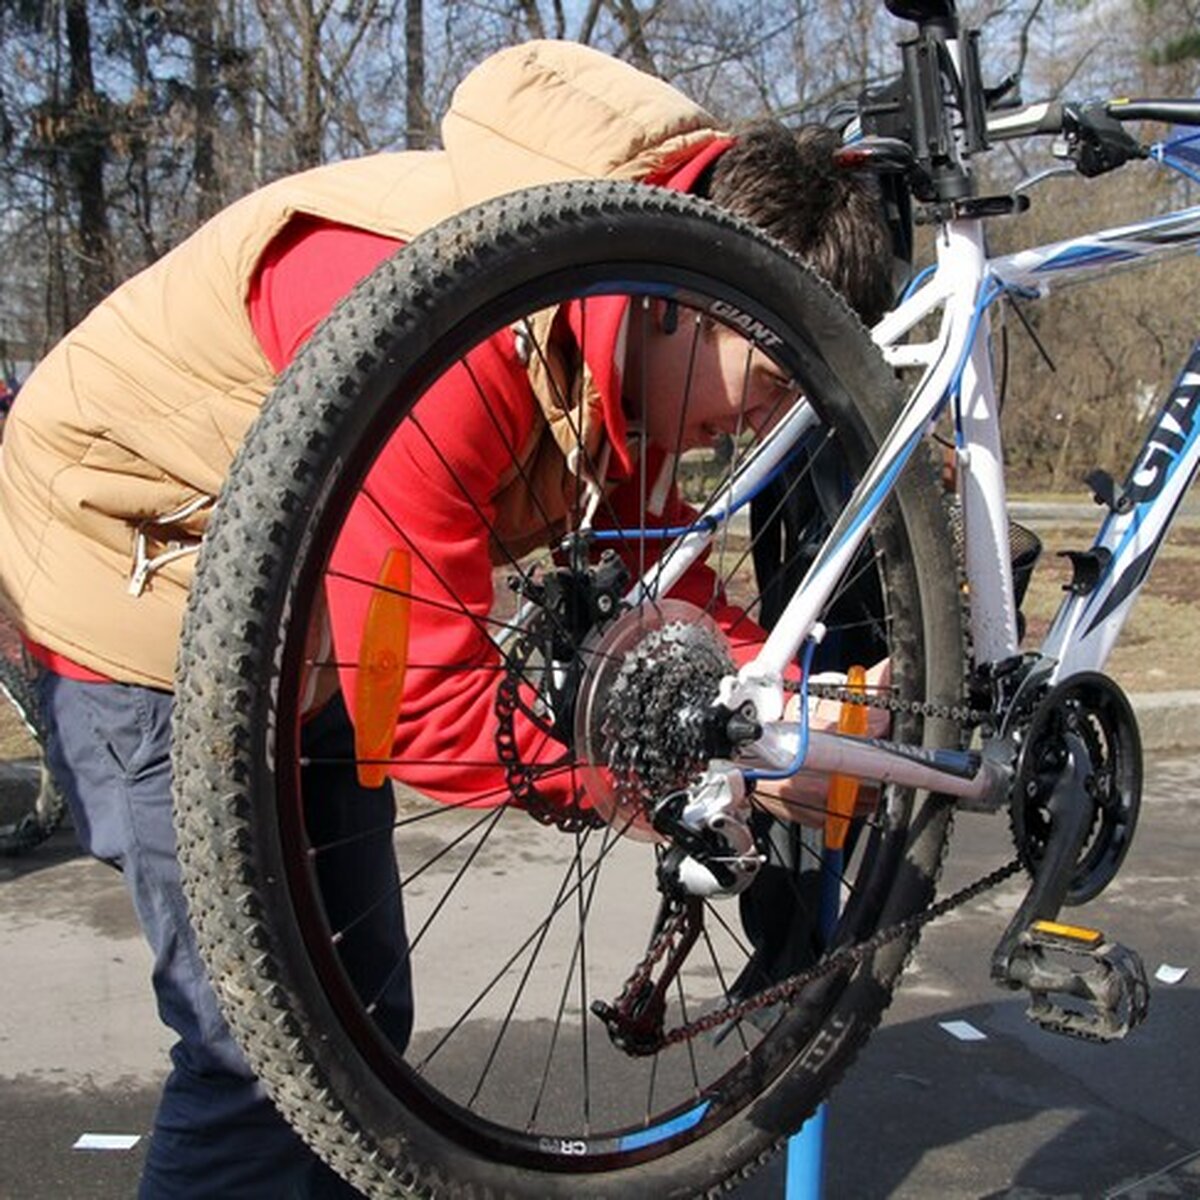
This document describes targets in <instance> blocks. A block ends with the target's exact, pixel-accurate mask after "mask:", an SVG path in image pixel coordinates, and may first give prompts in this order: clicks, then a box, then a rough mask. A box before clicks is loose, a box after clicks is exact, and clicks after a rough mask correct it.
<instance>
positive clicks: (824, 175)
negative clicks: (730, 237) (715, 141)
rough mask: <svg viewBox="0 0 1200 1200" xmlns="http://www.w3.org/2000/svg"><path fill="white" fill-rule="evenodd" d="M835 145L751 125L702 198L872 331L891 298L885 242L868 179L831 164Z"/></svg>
mask: <svg viewBox="0 0 1200 1200" xmlns="http://www.w3.org/2000/svg"><path fill="white" fill-rule="evenodd" d="M840 145H841V139H840V137H839V136H838V135H837V134H836V133H834V131H833V130H831V129H828V128H826V127H825V126H823V125H804V126H801V127H800V128H799V129H788V128H787V127H786V126H784V125H780V124H778V123H777V122H774V121H769V122H761V123H758V124H755V125H751V126H750V127H749V128H747V129H746V130H744V131H743V132H742V133H741V134H739V135H738V136H737V139H736V141H735V142H734V144H733V145H732V146H731V147H730V148H729V149H728V150H726V151H725V153H724V154H722V155H721V157H720V158H718V159H717V161H716V163H715V164H714V166H713V170H712V175H711V177H710V179H709V180H708V183H707V186H706V187H705V188H704V192H705V194H706V195H707V196H708V198H709V199H711V200H712V201H713V202H714V203H715V204H719V205H720V206H721V207H722V208H724V209H727V210H728V211H729V212H731V213H734V214H735V215H736V216H739V217H741V218H743V219H744V220H746V221H749V222H750V223H751V224H754V225H757V226H758V227H759V228H760V229H762V230H764V231H765V232H766V233H769V234H770V235H771V236H772V237H774V238H775V239H776V240H777V241H780V242H782V243H783V244H784V245H785V246H786V247H787V248H788V249H789V250H791V251H793V252H794V253H796V254H798V255H799V256H800V257H801V258H803V259H804V260H805V261H806V262H808V263H810V264H811V265H812V266H813V267H814V268H815V269H816V270H817V272H818V273H819V274H821V275H822V276H824V278H825V279H827V280H828V281H829V282H830V283H831V284H833V286H834V287H835V288H837V290H838V291H839V292H841V293H842V295H843V296H844V297H845V298H846V301H847V303H849V304H850V306H851V307H852V308H853V309H855V311H856V312H858V314H859V316H861V317H862V319H863V320H864V321H865V322H866V323H867V324H868V325H873V324H874V323H875V322H876V321H877V320H878V319H879V318H880V317H881V316H882V315H883V314H884V312H886V311H887V309H888V308H889V307H890V305H891V302H892V299H893V297H892V283H891V270H892V243H891V236H890V234H889V233H888V229H887V225H886V223H885V220H884V216H883V208H882V204H881V202H880V197H879V189H878V186H877V184H876V182H875V180H874V179H873V178H872V177H870V176H869V175H867V174H865V173H862V172H853V171H846V170H843V169H841V168H839V167H837V166H835V165H834V162H833V152H834V151H835V150H836V149H837V148H838V146H840Z"/></svg>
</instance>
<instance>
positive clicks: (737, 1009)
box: [594, 859, 1022, 1054]
mask: <svg viewBox="0 0 1200 1200" xmlns="http://www.w3.org/2000/svg"><path fill="white" fill-rule="evenodd" d="M1021 870H1022V865H1021V861H1020V860H1019V859H1013V860H1012V861H1011V862H1008V863H1005V864H1004V866H1002V867H998V868H997V869H996V870H994V871H992V872H991V873H990V874H988V875H985V876H983V878H981V879H977V880H976V881H975V882H974V883H971V884H968V885H967V886H966V887H964V888H960V889H959V890H958V891H957V892H955V893H954V894H953V895H951V896H947V897H946V899H944V900H939V901H938V902H937V903H936V904H931V905H929V907H928V908H924V909H922V910H921V911H920V912H918V913H914V914H913V915H912V916H911V917H906V918H905V919H904V920H903V921H897V922H896V924H894V925H889V926H888V927H887V928H886V929H881V930H879V931H878V932H876V933H874V934H872V935H871V936H870V937H869V938H865V939H864V940H863V941H861V942H855V943H853V944H852V945H849V946H843V947H842V948H841V949H840V950H835V951H834V952H833V953H832V954H831V955H829V957H828V958H824V959H822V960H821V961H820V962H818V963H816V964H815V965H814V966H812V967H809V968H808V969H807V970H805V971H800V972H799V973H797V974H795V975H791V976H789V977H788V978H787V979H783V980H780V981H779V982H778V983H775V984H772V985H771V986H770V987H768V988H764V989H763V991H761V992H759V993H757V994H756V995H754V996H750V997H747V998H746V999H745V1000H739V1001H736V1002H735V1003H732V1004H727V1005H724V1006H723V1007H721V1008H717V1009H714V1010H713V1011H712V1012H710V1013H706V1014H705V1015H704V1016H702V1017H697V1018H696V1019H695V1020H692V1021H688V1022H686V1023H685V1024H683V1025H677V1026H675V1028H673V1029H669V1030H667V1031H665V1032H664V1033H662V1034H661V1035H660V1036H659V1038H658V1039H656V1040H655V1041H654V1042H648V1041H646V1040H645V1039H642V1040H641V1041H640V1042H639V1043H638V1045H637V1052H638V1053H642V1054H650V1053H654V1052H656V1051H658V1050H662V1049H666V1048H667V1047H668V1046H674V1045H677V1044H678V1043H680V1042H686V1041H690V1040H691V1039H692V1038H694V1037H698V1036H700V1035H701V1034H703V1033H710V1032H712V1030H714V1029H717V1028H719V1027H720V1026H722V1025H727V1024H729V1023H730V1022H733V1021H741V1020H744V1019H745V1018H747V1017H749V1016H750V1015H751V1014H752V1013H755V1012H758V1011H760V1010H761V1009H765V1008H771V1007H772V1006H774V1005H776V1004H782V1003H785V1002H786V1001H789V1000H791V999H793V998H794V997H795V996H797V995H799V993H800V992H802V991H803V990H804V989H805V988H807V987H808V986H809V985H810V984H813V983H815V982H816V981H817V980H819V979H824V978H826V977H827V976H829V975H834V974H837V973H838V972H841V971H846V970H849V969H851V968H855V967H857V966H858V965H859V964H860V963H862V962H863V961H864V960H865V959H866V958H867V957H869V956H870V955H872V954H875V953H876V952H877V951H879V950H882V949H883V947H884V946H887V945H888V944H889V943H891V942H894V941H896V940H897V939H898V938H907V937H911V936H913V935H914V934H916V933H917V932H918V931H919V930H920V929H922V928H924V926H926V925H928V924H929V923H930V922H931V921H936V920H937V919H938V918H939V917H943V916H945V915H946V914H947V913H949V912H951V911H953V910H954V909H956V908H959V907H960V906H962V905H963V904H968V903H970V901H972V900H974V899H976V898H977V897H979V896H981V895H983V894H984V893H985V892H988V891H990V890H991V889H992V888H994V887H998V886H999V885H1000V884H1001V883H1004V882H1005V881H1006V880H1008V879H1011V878H1012V877H1013V876H1014V875H1016V874H1017V873H1018V872H1020V871H1021ZM686 917H687V914H686V912H684V911H681V912H679V913H677V914H675V916H673V917H672V918H671V919H670V920H669V921H668V922H667V923H666V924H665V925H664V926H663V928H662V930H660V932H659V934H658V936H657V937H656V938H655V940H654V943H653V944H652V945H651V947H650V949H649V951H648V952H647V954H646V957H645V958H644V959H643V960H642V961H641V962H640V963H639V964H638V965H637V967H636V968H635V970H634V972H633V974H632V975H630V977H629V979H628V980H627V981H626V983H625V986H624V987H623V988H622V989H621V995H620V997H619V998H618V1000H617V1001H616V1002H615V1003H614V1004H613V1005H612V1006H611V1007H610V1006H607V1005H596V1006H594V1011H596V1012H597V1014H598V1015H599V1016H601V1017H602V1019H603V1020H604V1021H605V1023H606V1024H607V1025H608V1027H609V1030H610V1032H613V1033H615V1034H616V1035H617V1036H618V1037H619V1036H620V1033H621V1031H622V1028H623V1025H624V1024H625V1023H628V1022H629V1021H630V1020H631V1019H632V1016H633V1014H632V1012H631V1009H632V1006H633V1005H634V1004H635V1003H637V1001H638V999H639V997H640V996H642V995H643V994H644V990H645V988H646V986H647V984H648V983H649V981H650V977H651V975H652V974H653V971H654V967H655V965H656V964H657V963H658V961H659V960H660V959H661V958H662V957H663V955H664V954H665V953H666V952H667V950H668V949H669V948H670V947H671V945H672V944H673V942H674V939H675V938H676V937H677V936H678V934H679V932H680V925H681V924H682V923H683V922H684V921H685V920H686Z"/></svg>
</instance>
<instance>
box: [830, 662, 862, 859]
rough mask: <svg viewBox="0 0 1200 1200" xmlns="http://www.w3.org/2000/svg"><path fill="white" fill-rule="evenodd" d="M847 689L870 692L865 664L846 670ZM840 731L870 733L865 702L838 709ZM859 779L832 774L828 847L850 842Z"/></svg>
mask: <svg viewBox="0 0 1200 1200" xmlns="http://www.w3.org/2000/svg"><path fill="white" fill-rule="evenodd" d="M846 690H847V691H849V692H851V693H853V694H854V695H856V696H865V695H866V692H867V672H866V670H865V668H863V667H858V666H855V667H851V668H850V670H849V671H847V672H846ZM837 731H838V733H852V734H857V735H858V736H860V737H861V736H862V735H863V734H864V733H866V732H867V710H866V707H865V705H862V704H850V703H848V702H847V701H844V700H843V701H842V706H841V709H840V710H839V712H838V724H837ZM858 787H859V780H858V779H857V778H856V777H855V776H853V775H831V776H830V777H829V806H828V808H827V809H826V812H825V849H826V850H841V849H842V848H843V847H844V846H845V845H846V834H847V833H849V832H850V818H851V817H853V816H854V806H855V804H856V803H857V801H858Z"/></svg>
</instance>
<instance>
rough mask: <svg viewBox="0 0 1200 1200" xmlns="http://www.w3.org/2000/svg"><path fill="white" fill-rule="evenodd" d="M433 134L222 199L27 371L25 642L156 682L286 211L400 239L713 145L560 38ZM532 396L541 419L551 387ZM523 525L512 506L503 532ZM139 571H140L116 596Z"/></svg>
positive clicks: (247, 406)
mask: <svg viewBox="0 0 1200 1200" xmlns="http://www.w3.org/2000/svg"><path fill="white" fill-rule="evenodd" d="M442 134H443V144H444V146H445V149H444V151H436V152H430V153H419V154H418V153H407V154H383V155H376V156H373V157H369V158H363V159H359V160H353V161H349V162H344V163H338V164H335V165H332V166H328V167H320V168H317V169H316V170H313V171H309V172H306V173H304V174H301V175H297V176H293V177H290V178H288V179H284V180H281V181H279V182H278V183H275V184H271V185H270V186H268V187H266V188H264V189H262V190H261V191H258V192H256V193H254V194H253V195H250V196H248V197H246V198H244V199H243V200H240V201H238V202H237V203H236V204H234V205H232V206H231V207H230V208H228V209H227V210H226V211H225V212H223V213H222V214H220V215H219V216H217V217H216V218H215V219H214V220H212V221H210V222H209V223H208V224H206V225H205V226H203V227H202V228H201V229H200V230H198V231H197V232H196V233H195V234H193V235H192V236H191V237H190V238H188V239H187V241H185V242H183V243H181V244H180V245H179V246H178V247H176V248H175V249H174V250H173V251H172V252H171V253H170V254H168V255H166V256H165V257H164V258H162V259H161V260H159V261H158V262H157V263H155V264H154V265H153V266H151V267H149V268H148V269H147V270H145V271H143V272H142V273H141V274H139V275H137V276H135V277H134V278H133V279H130V280H129V281H128V282H126V283H125V284H123V285H122V286H121V287H120V288H118V289H117V290H116V291H115V292H114V293H113V294H112V295H111V296H110V297H109V298H108V299H107V300H105V301H104V302H102V303H101V304H100V305H99V306H98V307H97V308H96V309H95V310H94V311H93V312H92V313H91V314H89V316H88V317H87V318H86V319H85V320H84V321H83V323H82V324H81V325H80V326H78V328H77V329H76V330H74V331H73V332H72V333H71V334H70V335H69V336H68V337H67V338H66V339H64V341H63V342H61V343H60V344H59V345H58V346H57V347H56V348H55V349H54V350H53V351H52V352H51V353H50V354H49V355H48V356H47V357H46V359H45V360H44V361H43V362H42V363H41V364H40V365H39V367H38V369H37V370H36V371H35V372H34V374H33V375H32V376H31V377H30V379H29V380H28V381H27V383H26V385H25V387H24V388H23V389H22V393H21V397H20V400H19V402H18V404H17V405H16V407H15V409H14V411H13V414H12V416H11V417H10V418H9V420H8V423H7V425H6V428H5V440H4V445H3V451H2V453H0V601H2V602H3V604H4V607H5V608H6V609H7V610H8V611H9V612H10V613H11V614H12V615H13V616H14V618H15V619H16V620H17V622H18V624H19V625H20V626H21V628H22V629H23V630H24V631H25V632H26V633H27V634H29V636H31V637H32V638H33V639H34V640H35V641H38V642H40V643H42V644H43V645H45V646H48V647H49V648H50V649H52V650H54V651H56V652H58V653H61V654H64V655H66V656H67V657H69V658H71V659H72V660H74V661H75V662H78V663H81V664H83V665H84V666H87V667H89V668H91V669H93V670H96V671H99V672H101V673H102V674H104V675H107V676H109V677H112V678H115V679H119V680H122V681H126V682H132V683H141V684H148V685H150V686H156V687H164V688H169V687H170V686H171V685H172V678H173V673H174V665H175V657H176V650H177V645H178V638H179V626H180V621H181V617H182V611H183V604H184V599H185V596H186V593H187V589H188V587H189V585H190V582H191V576H192V569H193V564H194V556H193V555H192V554H191V553H190V552H189V551H190V549H191V548H192V547H193V546H194V544H195V543H196V541H197V540H198V539H199V537H200V536H201V535H202V534H203V532H204V528H205V525H206V522H207V518H208V513H209V507H210V506H209V502H208V500H207V498H209V497H212V496H215V495H216V494H217V493H218V492H219V490H220V488H221V485H222V482H223V480H224V478H225V475H226V473H227V471H228V468H229V464H230V462H231V460H232V457H233V454H234V452H235V451H236V449H237V447H238V445H239V444H240V443H241V441H242V439H243V437H244V436H245V434H246V431H247V429H248V428H249V426H250V424H251V422H252V421H253V420H254V418H255V416H256V414H257V412H258V409H259V406H260V405H261V403H262V401H263V399H264V397H265V396H266V395H267V393H268V392H269V391H270V389H271V387H272V385H273V383H274V378H273V375H272V372H271V368H270V366H269V364H268V363H267V361H266V359H265V357H264V356H263V353H262V351H261V349H260V348H259V346H258V343H257V341H256V339H255V337H254V335H253V331H252V329H251V326H250V322H249V318H248V315H247V309H246V299H247V293H248V289H249V286H250V283H251V280H252V279H253V277H254V273H255V268H256V266H257V264H258V262H259V260H260V258H261V257H262V254H263V252H264V250H265V249H266V247H267V245H268V244H269V243H270V241H271V239H272V238H274V237H275V236H276V234H278V233H279V232H280V230H282V229H283V227H284V226H285V225H286V224H287V222H288V221H289V220H290V219H291V218H292V217H293V216H294V215H296V214H300V213H303V214H311V215H314V216H317V217H323V218H327V219H329V220H333V221H337V222H340V223H342V224H347V225H351V226H355V227H358V228H362V229H366V230H371V231H373V232H376V233H381V234H386V235H388V236H391V237H396V238H399V239H402V240H408V239H410V238H412V237H413V236H415V235H416V234H418V233H419V232H420V231H421V230H423V229H425V228H427V227H429V226H430V225H432V224H435V223H436V222H437V221H439V220H442V219H444V218H445V217H447V216H449V215H451V214H452V213H454V212H456V211H458V210H460V209H461V208H463V207H466V206H468V205H470V204H473V203H476V202H478V201H481V200H483V199H486V198H488V197H490V196H496V195H500V194H503V193H505V192H509V191H513V190H515V189H517V188H520V187H525V186H529V185H532V184H536V183H545V182H551V181H556V180H564V179H575V178H596V177H610V178H623V179H638V178H643V177H645V176H646V175H648V174H650V173H652V172H656V171H660V170H662V169H664V167H666V166H668V165H669V164H670V163H672V162H673V161H675V160H676V159H683V158H686V157H687V156H689V155H690V154H691V153H693V152H694V151H695V149H696V148H697V147H699V146H701V145H703V144H704V143H706V142H708V141H710V140H711V139H712V137H713V136H714V131H713V121H712V119H711V118H710V117H709V116H708V114H707V113H705V112H704V111H703V110H702V109H700V108H698V107H697V106H696V105H694V104H692V103H691V102H690V101H687V100H686V99H684V98H683V97H682V96H680V95H679V94H678V93H677V92H675V91H674V90H673V89H671V88H669V87H668V86H667V85H665V84H663V83H661V82H660V81H658V80H654V79H651V78H649V77H647V76H644V75H641V74H640V73H638V72H637V71H635V70H633V69H632V68H630V67H628V66H626V65H624V64H621V63H618V62H616V61H615V60H613V59H610V58H608V57H606V56H604V55H601V54H598V53H596V52H594V51H591V50H587V49H585V48H584V47H581V46H577V45H574V44H572V43H565V42H535V43H531V44H528V45H523V46H518V47H514V48H512V49H510V50H506V51H503V52H501V53H500V54H498V55H495V56H493V57H492V58H491V59H489V60H487V61H486V62H485V63H483V64H482V65H481V66H480V67H478V68H477V69H476V70H475V71H474V72H472V73H471V74H470V75H469V76H467V78H466V79H464V81H463V82H462V84H461V85H460V87H459V88H458V90H457V92H456V93H455V97H454V101H453V104H452V106H451V110H450V112H449V113H448V114H447V116H446V118H445V120H444V121H443V124H442ZM534 383H535V390H536V391H537V393H538V395H539V398H540V399H542V401H543V404H544V405H545V406H546V408H547V410H548V411H549V412H550V413H551V414H552V415H557V414H556V412H555V410H556V402H555V401H554V399H553V389H549V388H548V387H547V386H546V385H545V383H544V382H542V383H539V381H537V380H534ZM575 399H576V402H578V403H579V404H581V405H582V406H583V408H584V410H585V411H587V412H588V414H589V416H590V418H591V419H590V420H589V422H588V428H589V435H588V440H589V441H590V442H593V443H594V442H595V441H596V440H598V438H599V436H600V430H599V429H598V427H597V426H596V423H595V401H594V397H591V398H589V397H588V396H587V395H586V388H585V389H584V394H579V393H577V395H576V398H575ZM554 426H555V431H556V432H557V435H558V436H557V439H556V440H553V441H547V442H546V444H545V445H542V444H540V442H539V443H538V444H535V445H532V446H531V447H529V449H528V451H527V457H528V458H529V459H530V461H536V462H538V463H540V464H541V465H540V466H539V468H538V471H539V478H540V479H541V480H542V481H543V486H545V487H547V488H554V487H558V488H560V489H561V487H562V484H563V480H564V479H565V474H564V467H565V463H564V459H563V453H564V452H569V450H570V448H571V446H570V442H571V435H570V434H569V433H568V432H566V431H567V429H568V428H569V426H568V425H566V424H564V423H562V422H560V421H557V420H556V421H555V422H554ZM542 436H543V437H546V436H548V435H546V434H545V427H543V435H542ZM592 448H593V449H594V445H593V447H592ZM523 519H524V518H523V516H522V514H521V513H520V512H518V511H509V512H507V513H506V514H505V521H504V523H505V525H506V526H509V527H519V526H520V523H521V521H522V520H523ZM177 551H181V552H179V553H178V554H177V553H176V552H177ZM139 560H140V561H142V562H143V563H144V562H145V561H146V560H153V561H154V563H155V566H154V569H152V570H151V571H150V572H148V573H145V572H143V573H142V574H141V576H140V578H136V579H133V580H132V586H131V577H132V576H134V575H135V574H137V572H136V570H135V564H136V563H137V562H138V561H139Z"/></svg>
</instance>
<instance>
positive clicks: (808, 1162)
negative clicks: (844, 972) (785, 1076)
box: [783, 789, 857, 1200]
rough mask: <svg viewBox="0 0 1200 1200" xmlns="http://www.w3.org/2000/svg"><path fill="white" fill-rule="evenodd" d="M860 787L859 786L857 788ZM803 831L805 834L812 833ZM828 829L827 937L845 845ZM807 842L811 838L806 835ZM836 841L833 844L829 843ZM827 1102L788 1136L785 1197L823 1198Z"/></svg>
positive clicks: (822, 840)
mask: <svg viewBox="0 0 1200 1200" xmlns="http://www.w3.org/2000/svg"><path fill="white" fill-rule="evenodd" d="M856 790H857V789H856ZM809 832H810V831H809V830H804V831H803V833H804V834H809ZM831 832H832V830H831V829H830V828H829V827H828V826H827V828H826V830H825V831H823V833H822V834H820V835H818V836H817V837H816V838H813V839H812V842H815V845H814V844H812V843H810V849H812V850H813V851H814V852H815V853H817V854H819V855H820V859H821V876H822V877H821V915H820V921H821V927H822V929H823V930H824V931H825V933H826V936H828V935H829V934H831V933H832V932H833V929H834V927H835V926H836V924H837V917H838V909H839V907H840V901H841V880H842V870H843V863H842V847H841V845H840V844H838V843H839V838H838V836H837V834H836V833H834V835H833V836H832V837H830V834H831ZM805 840H806V841H808V840H809V839H808V838H806V839H805ZM831 842H832V843H835V844H833V845H831V844H830V843H831ZM828 1111H829V1105H828V1102H826V1101H822V1102H821V1103H820V1104H819V1105H818V1106H817V1110H816V1112H814V1113H813V1115H812V1116H811V1117H809V1118H808V1120H807V1121H805V1122H804V1124H803V1125H801V1126H800V1128H799V1129H798V1130H796V1132H795V1133H793V1134H792V1136H791V1137H790V1138H789V1139H788V1144H787V1161H786V1163H785V1165H784V1176H783V1178H784V1183H783V1195H784V1200H821V1198H822V1196H823V1195H824V1193H825V1120H826V1117H827V1115H828Z"/></svg>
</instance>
